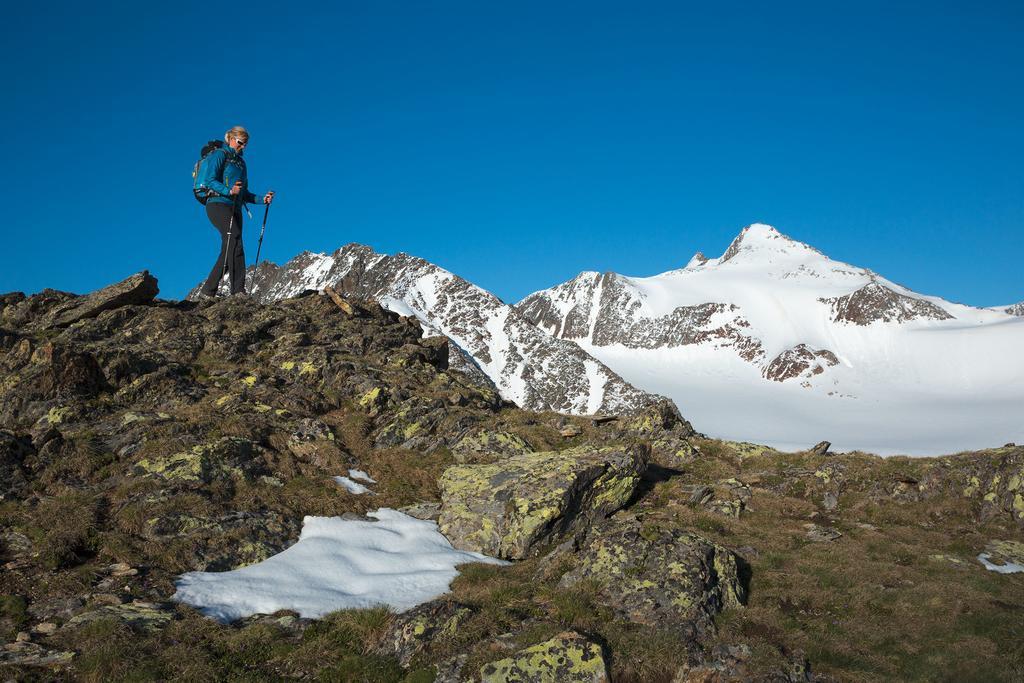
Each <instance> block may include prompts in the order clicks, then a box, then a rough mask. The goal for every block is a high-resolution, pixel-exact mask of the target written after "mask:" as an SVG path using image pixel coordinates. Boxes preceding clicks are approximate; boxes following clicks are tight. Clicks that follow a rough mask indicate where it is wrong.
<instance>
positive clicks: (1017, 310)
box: [1003, 301, 1024, 317]
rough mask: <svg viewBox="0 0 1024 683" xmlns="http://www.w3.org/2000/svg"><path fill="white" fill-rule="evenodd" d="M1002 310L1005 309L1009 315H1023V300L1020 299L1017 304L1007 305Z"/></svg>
mask: <svg viewBox="0 0 1024 683" xmlns="http://www.w3.org/2000/svg"><path fill="white" fill-rule="evenodd" d="M1003 310H1004V311H1006V312H1007V313H1009V314H1010V315H1016V316H1021V317H1024V301H1022V302H1021V303H1019V304H1014V305H1012V306H1007V307H1006V308H1005V309H1003Z"/></svg>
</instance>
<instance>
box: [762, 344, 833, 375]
mask: <svg viewBox="0 0 1024 683" xmlns="http://www.w3.org/2000/svg"><path fill="white" fill-rule="evenodd" d="M833 365H839V359H837V358H836V356H835V354H834V353H832V352H831V351H816V350H814V349H811V348H808V347H807V345H806V344H797V345H796V346H794V347H793V348H791V349H786V350H785V351H783V352H782V353H780V354H779V355H777V356H776V357H775V358H774V359H773V360H772V362H771V363H769V364H768V366H767V367H765V369H764V376H765V379H771V380H775V381H776V382H785V381H786V380H787V379H793V378H796V377H804V378H810V377H811V376H812V375H820V374H821V373H823V372H824V371H825V368H828V367H831V366H833Z"/></svg>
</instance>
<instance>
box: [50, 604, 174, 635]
mask: <svg viewBox="0 0 1024 683" xmlns="http://www.w3.org/2000/svg"><path fill="white" fill-rule="evenodd" d="M100 619H116V620H118V621H120V622H122V623H124V624H126V625H127V626H130V627H131V628H132V629H134V630H136V631H150V632H152V631H158V630H160V629H162V628H163V627H164V626H167V624H169V623H171V620H172V619H174V612H173V608H171V607H169V606H164V605H160V604H157V603H152V602H140V601H135V602H132V603H129V604H126V605H107V606H105V607H100V608H99V609H95V610H91V611H89V612H85V613H83V614H79V615H78V616H76V617H72V618H71V620H70V621H68V623H67V624H65V625H64V628H77V627H79V626H84V625H85V624H89V623H92V622H94V621H97V620H100Z"/></svg>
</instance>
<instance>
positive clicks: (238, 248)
mask: <svg viewBox="0 0 1024 683" xmlns="http://www.w3.org/2000/svg"><path fill="white" fill-rule="evenodd" d="M231 242H232V244H230V245H229V246H228V249H229V250H230V254H231V256H229V257H228V260H229V263H230V265H229V266H228V272H230V273H231V293H232V294H240V293H244V292H245V249H244V244H243V243H242V210H241V209H239V210H238V211H237V212H236V213H235V227H234V228H233V229H232V230H231Z"/></svg>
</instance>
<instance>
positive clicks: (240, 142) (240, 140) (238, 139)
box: [235, 138, 249, 145]
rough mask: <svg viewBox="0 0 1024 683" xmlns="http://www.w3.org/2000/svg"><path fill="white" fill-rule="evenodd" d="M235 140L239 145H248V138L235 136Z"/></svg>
mask: <svg viewBox="0 0 1024 683" xmlns="http://www.w3.org/2000/svg"><path fill="white" fill-rule="evenodd" d="M235 142H237V143H238V144H240V145H248V144H249V141H248V140H243V139H242V138H235Z"/></svg>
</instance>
